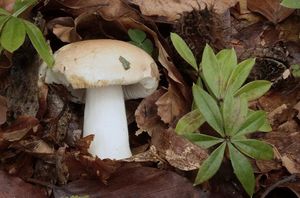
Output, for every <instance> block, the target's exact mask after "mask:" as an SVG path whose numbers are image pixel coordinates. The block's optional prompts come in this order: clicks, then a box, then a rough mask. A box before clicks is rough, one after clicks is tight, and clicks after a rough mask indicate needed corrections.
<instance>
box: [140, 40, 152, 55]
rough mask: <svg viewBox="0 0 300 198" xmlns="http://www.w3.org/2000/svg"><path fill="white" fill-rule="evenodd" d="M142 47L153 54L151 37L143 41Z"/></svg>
mask: <svg viewBox="0 0 300 198" xmlns="http://www.w3.org/2000/svg"><path fill="white" fill-rule="evenodd" d="M141 48H142V49H143V50H144V51H145V52H147V53H148V54H150V55H152V52H153V44H152V41H151V40H150V39H146V40H145V41H144V42H143V43H142V46H141Z"/></svg>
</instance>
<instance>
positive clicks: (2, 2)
mask: <svg viewBox="0 0 300 198" xmlns="http://www.w3.org/2000/svg"><path fill="white" fill-rule="evenodd" d="M15 1H16V0H0V8H3V9H5V10H7V11H9V12H12V10H13V7H14V5H15Z"/></svg>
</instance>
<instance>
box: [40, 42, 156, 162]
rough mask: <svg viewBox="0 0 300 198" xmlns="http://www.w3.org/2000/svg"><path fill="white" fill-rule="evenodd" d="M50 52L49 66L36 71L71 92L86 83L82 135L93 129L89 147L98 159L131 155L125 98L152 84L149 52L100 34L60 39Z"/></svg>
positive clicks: (152, 88)
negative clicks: (61, 42)
mask: <svg viewBox="0 0 300 198" xmlns="http://www.w3.org/2000/svg"><path fill="white" fill-rule="evenodd" d="M54 58H55V64H54V66H53V67H52V68H47V67H46V64H45V63H43V64H42V65H41V67H40V68H41V69H40V71H41V72H40V75H42V76H44V81H45V82H46V83H47V84H51V83H56V84H63V85H64V86H66V87H67V88H68V89H69V90H70V91H71V93H72V92H73V93H75V95H76V94H78V93H80V91H83V90H84V89H85V110H84V124H83V125H84V126H83V135H84V136H86V135H90V134H95V136H94V141H93V142H92V143H91V146H90V148H89V152H90V153H91V154H93V155H97V156H99V157H100V158H102V159H103V158H110V159H123V158H127V157H130V156H131V151H130V147H129V137H128V128H127V120H126V112H125V104H124V99H137V98H143V97H146V96H148V95H150V94H152V93H153V92H154V91H155V90H156V88H157V86H158V81H159V71H158V68H157V65H156V64H155V61H154V60H153V59H152V57H151V56H150V55H148V54H147V53H146V52H145V51H143V50H142V49H140V48H138V47H136V46H134V45H132V44H130V43H127V42H124V41H119V40H110V39H99V40H86V41H80V42H75V43H71V44H68V45H65V46H63V47H62V48H60V49H59V50H58V51H57V52H56V53H55V54H54ZM78 91H79V92H78Z"/></svg>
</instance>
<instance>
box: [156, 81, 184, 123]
mask: <svg viewBox="0 0 300 198" xmlns="http://www.w3.org/2000/svg"><path fill="white" fill-rule="evenodd" d="M155 104H156V105H157V107H158V108H157V112H158V115H159V116H160V117H161V119H162V121H164V123H166V124H169V125H171V126H172V127H174V128H175V124H176V123H177V121H178V119H179V118H181V117H182V116H183V115H184V114H186V113H187V112H188V111H189V110H190V106H189V105H190V104H189V103H187V102H186V100H185V98H184V97H183V96H182V95H181V92H180V91H179V89H178V88H177V84H175V83H174V82H172V81H169V88H168V91H167V92H166V93H165V94H164V95H163V96H161V97H160V98H159V99H158V100H157V101H156V103H155Z"/></svg>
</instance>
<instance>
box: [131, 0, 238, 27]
mask: <svg viewBox="0 0 300 198" xmlns="http://www.w3.org/2000/svg"><path fill="white" fill-rule="evenodd" d="M128 2H130V3H132V4H135V5H138V6H139V8H140V10H141V12H142V14H143V15H146V16H152V17H154V18H158V19H159V21H168V22H172V21H175V20H176V19H178V18H179V17H180V14H182V13H183V12H188V11H192V10H193V9H204V8H205V7H212V8H213V9H214V10H216V12H217V13H219V14H222V13H224V12H225V11H226V10H227V9H229V8H231V7H232V6H234V5H235V4H236V3H237V0H222V1H214V0H188V1H186V0H152V1H142V0H128Z"/></svg>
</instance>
